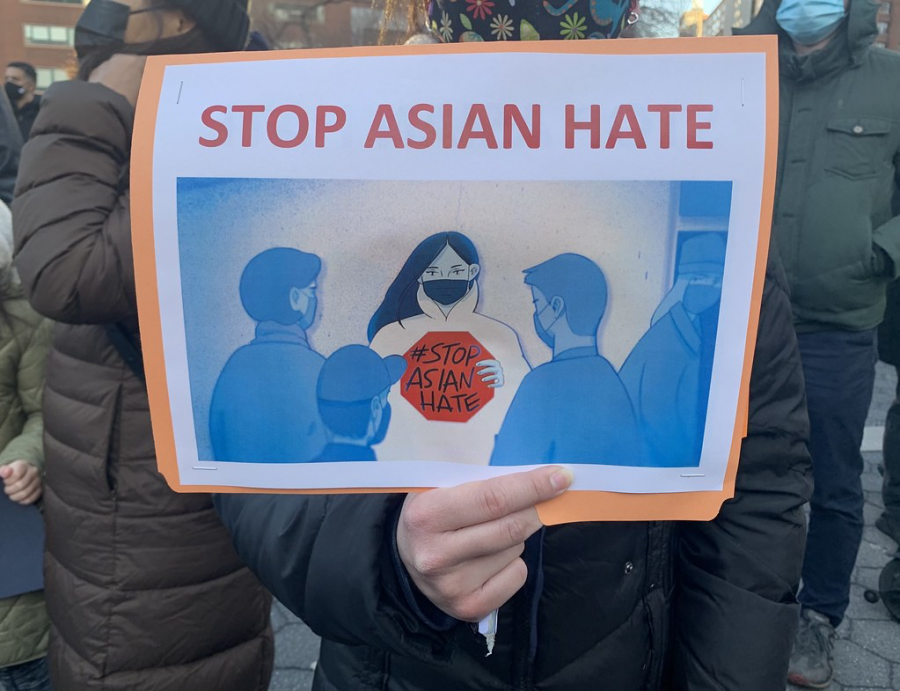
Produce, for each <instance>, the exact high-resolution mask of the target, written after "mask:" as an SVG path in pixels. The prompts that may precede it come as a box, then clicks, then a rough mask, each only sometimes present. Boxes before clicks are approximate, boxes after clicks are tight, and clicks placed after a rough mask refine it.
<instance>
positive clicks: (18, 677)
mask: <svg viewBox="0 0 900 691" xmlns="http://www.w3.org/2000/svg"><path fill="white" fill-rule="evenodd" d="M0 686H2V687H3V688H4V689H6V691H51V689H50V668H49V666H48V665H47V658H46V657H42V658H40V659H37V660H32V661H31V662H26V663H25V664H24V665H13V666H12V667H4V668H3V669H0Z"/></svg>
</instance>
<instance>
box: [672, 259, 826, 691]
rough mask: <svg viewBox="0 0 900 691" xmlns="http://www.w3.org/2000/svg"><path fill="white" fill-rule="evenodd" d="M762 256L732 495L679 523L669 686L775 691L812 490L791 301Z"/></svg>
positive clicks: (788, 638) (793, 617) (697, 690)
mask: <svg viewBox="0 0 900 691" xmlns="http://www.w3.org/2000/svg"><path fill="white" fill-rule="evenodd" d="M785 285H786V284H785V279H784V276H783V272H782V270H781V267H780V265H779V263H778V259H777V256H775V255H774V254H773V257H772V258H770V261H769V269H768V271H767V276H766V286H765V293H764V296H763V303H762V311H761V314H760V323H759V333H758V337H757V345H756V355H755V358H754V364H753V372H752V375H751V381H750V417H749V426H748V436H747V438H746V439H745V440H744V444H743V447H742V449H741V460H740V466H739V470H738V475H737V487H736V491H735V497H734V499H732V500H730V501H728V502H726V503H725V505H724V506H723V507H722V510H721V512H720V514H719V516H718V517H717V518H716V519H715V520H713V521H710V522H708V523H682V524H680V525H679V526H678V539H677V549H676V564H675V569H676V592H675V608H676V609H675V615H674V617H673V627H674V631H673V639H672V640H673V650H672V658H671V659H672V662H673V670H672V672H673V673H672V674H671V675H670V684H671V688H673V689H677V690H678V691H685V690H690V691H713V690H715V691H783V690H784V686H785V679H786V677H787V665H788V658H789V656H790V651H791V647H792V643H793V638H794V634H795V632H796V627H797V615H798V605H797V604H796V598H795V595H796V592H797V588H798V585H799V582H800V570H801V567H802V560H803V551H804V545H805V540H806V529H805V519H804V515H803V505H804V504H805V503H806V501H807V500H808V498H809V496H810V494H811V492H812V480H811V466H810V459H809V455H808V452H807V449H806V440H807V438H808V436H809V422H808V419H807V414H806V399H805V392H804V386H803V376H802V370H801V366H800V355H799V351H798V348H797V342H796V337H795V334H794V328H793V320H792V316H791V306H790V302H789V300H788V296H787V293H786V287H785Z"/></svg>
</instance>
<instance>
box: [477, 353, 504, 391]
mask: <svg viewBox="0 0 900 691" xmlns="http://www.w3.org/2000/svg"><path fill="white" fill-rule="evenodd" d="M475 366H476V367H483V368H484V369H480V370H478V376H479V377H481V381H483V382H484V383H485V384H487V385H488V386H490V388H492V389H498V388H500V387H501V386H503V384H504V382H506V377H504V376H503V367H502V366H501V365H500V361H499V360H482V361H481V362H476V363H475Z"/></svg>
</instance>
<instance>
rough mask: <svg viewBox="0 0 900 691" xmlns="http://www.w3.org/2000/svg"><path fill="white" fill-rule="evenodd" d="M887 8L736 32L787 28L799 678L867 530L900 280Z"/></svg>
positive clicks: (843, 591)
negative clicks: (876, 404)
mask: <svg viewBox="0 0 900 691" xmlns="http://www.w3.org/2000/svg"><path fill="white" fill-rule="evenodd" d="M879 6H880V4H879V3H876V2H870V1H869V0H781V1H780V2H779V1H778V0H767V1H766V2H765V3H764V5H763V7H762V8H761V10H760V13H759V16H758V17H757V18H756V19H755V20H754V21H753V22H752V23H751V24H750V26H749V27H747V28H746V29H744V30H741V31H736V32H735V33H747V34H776V35H778V36H779V38H780V41H779V46H780V47H779V70H780V77H781V79H780V94H779V102H780V122H779V151H778V177H777V183H776V190H775V213H774V217H773V226H772V239H773V244H774V246H775V249H776V250H777V251H778V252H779V254H780V255H781V259H782V261H783V263H784V267H785V271H786V273H787V278H788V283H789V287H790V295H791V302H792V304H793V312H794V325H795V328H796V330H797V334H798V338H799V343H800V354H801V359H802V362H803V370H804V376H805V380H806V392H807V400H808V409H809V419H810V424H811V437H810V452H811V455H812V459H813V472H814V475H815V492H814V494H813V498H812V502H811V511H810V519H809V536H808V539H807V544H806V551H805V557H804V559H805V561H804V565H803V588H802V590H801V591H800V594H799V599H800V603H801V605H802V607H803V613H802V616H801V627H800V631H799V633H798V635H797V639H796V643H795V646H794V656H793V659H792V661H791V672H790V679H791V681H793V682H794V683H796V684H798V685H801V686H808V687H811V688H821V687H824V686H827V685H828V684H829V682H830V679H831V677H832V673H833V662H832V659H833V655H832V647H833V641H834V638H835V631H834V629H835V627H837V626H838V625H839V624H840V623H841V621H842V620H843V618H844V613H845V611H846V609H847V607H848V605H849V602H850V577H851V574H852V572H853V568H854V564H855V563H856V556H857V552H858V550H859V545H860V541H861V539H862V533H863V526H864V521H863V504H864V495H863V489H862V480H861V476H862V471H863V458H862V455H861V453H860V444H861V442H862V436H863V429H864V427H865V421H866V416H867V413H868V410H869V404H870V402H871V398H872V390H873V386H874V380H875V363H876V360H877V348H876V329H877V327H878V325H879V323H880V322H881V321H882V318H883V316H884V310H885V293H886V288H887V285H888V283H889V282H890V281H891V280H893V279H895V278H897V277H898V275H900V216H896V215H895V214H894V212H893V211H892V209H891V192H892V189H893V188H894V185H895V181H896V180H897V179H898V171H900V168H898V164H900V56H898V55H897V54H896V53H893V52H890V51H885V50H881V49H879V48H876V47H873V42H874V41H875V39H876V36H877V35H878V28H877V25H876V21H875V20H876V15H877V13H878V10H879Z"/></svg>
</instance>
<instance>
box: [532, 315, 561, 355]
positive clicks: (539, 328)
mask: <svg viewBox="0 0 900 691" xmlns="http://www.w3.org/2000/svg"><path fill="white" fill-rule="evenodd" d="M549 307H550V305H549V304H547V305H546V306H545V307H544V309H542V310H541V311H540V312H535V313H534V314H533V315H532V316H533V317H534V330H535V332H536V333H537V335H538V338H540V339H541V340H542V341H543V342H544V345H546V346H547V347H548V348H550V349H552V348H553V344H554V343H556V337H555V336H554V335H553V334H552V333H550V332H549V331H547V329H546V328H544V325H543V324H541V315H542V314H543V313H544V312H546V311H547V309H548V308H549ZM556 319H559V317H557V318H556ZM556 319H554V320H553V321H552V322H550V326H553V325H554V324H555V323H556Z"/></svg>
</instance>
